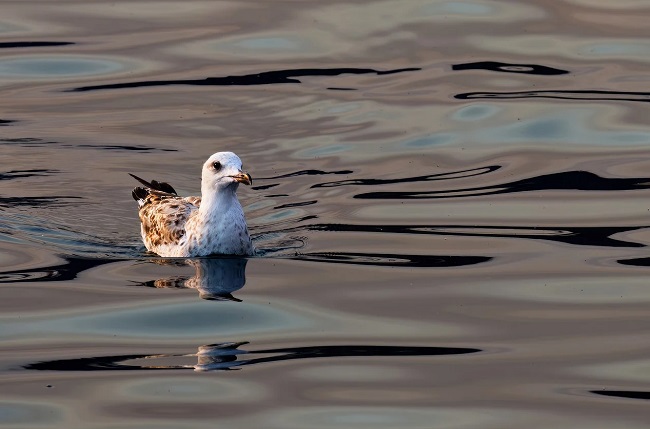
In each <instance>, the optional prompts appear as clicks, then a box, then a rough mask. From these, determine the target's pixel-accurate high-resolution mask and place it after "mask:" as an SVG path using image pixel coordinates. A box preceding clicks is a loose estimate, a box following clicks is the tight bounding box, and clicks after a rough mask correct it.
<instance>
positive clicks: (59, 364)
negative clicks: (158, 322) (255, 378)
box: [23, 341, 482, 372]
mask: <svg viewBox="0 0 650 429" xmlns="http://www.w3.org/2000/svg"><path fill="white" fill-rule="evenodd" d="M243 346H246V347H247V348H249V350H245V349H240V347H243ZM481 351H482V350H481V349H478V348H468V347H430V346H402V345H399V346H387V345H366V344H356V345H350V344H344V345H316V346H306V347H286V348H266V349H264V348H263V349H259V348H258V349H255V348H252V349H251V347H250V345H249V343H248V341H242V342H224V343H215V344H210V345H204V346H199V347H198V351H197V352H196V353H189V354H132V355H116V356H96V357H82V358H77V359H62V360H50V361H41V362H35V363H30V364H27V365H24V366H23V368H25V369H28V370H36V371H114V370H118V371H124V370H138V371H142V370H158V371H159V370H178V369H193V370H194V371H198V372H209V371H229V370H235V369H241V368H242V367H244V366H249V365H259V364H265V363H272V362H283V361H285V362H286V361H292V360H304V359H315V358H345V357H367V358H377V357H392V358H393V359H406V358H408V357H411V356H445V355H447V356H449V355H464V354H472V353H479V352H481Z"/></svg>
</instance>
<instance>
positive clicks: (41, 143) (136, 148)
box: [0, 137, 179, 153]
mask: <svg viewBox="0 0 650 429" xmlns="http://www.w3.org/2000/svg"><path fill="white" fill-rule="evenodd" d="M3 143H5V144H6V143H9V144H19V145H24V146H29V147H46V146H50V145H52V146H54V145H56V146H58V147H62V148H66V149H99V150H111V151H130V152H141V153H144V152H178V151H179V149H168V148H158V147H151V146H143V145H91V144H70V143H60V142H56V141H46V140H42V139H39V138H32V137H22V138H11V139H6V138H5V139H3V138H0V144H3Z"/></svg>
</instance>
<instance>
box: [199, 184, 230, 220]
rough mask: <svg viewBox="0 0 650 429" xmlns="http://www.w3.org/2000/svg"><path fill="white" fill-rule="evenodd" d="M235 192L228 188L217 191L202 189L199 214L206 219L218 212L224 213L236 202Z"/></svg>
mask: <svg viewBox="0 0 650 429" xmlns="http://www.w3.org/2000/svg"><path fill="white" fill-rule="evenodd" d="M236 201H237V198H236V197H235V190H234V189H232V188H231V187H230V186H228V187H226V188H223V189H220V190H219V191H216V192H215V191H214V190H207V192H206V190H205V189H203V190H202V192H201V206H200V208H199V213H200V214H201V215H203V216H206V217H211V216H213V215H215V214H216V213H218V212H224V211H226V210H228V208H229V207H230V206H231V205H232V204H233V202H236Z"/></svg>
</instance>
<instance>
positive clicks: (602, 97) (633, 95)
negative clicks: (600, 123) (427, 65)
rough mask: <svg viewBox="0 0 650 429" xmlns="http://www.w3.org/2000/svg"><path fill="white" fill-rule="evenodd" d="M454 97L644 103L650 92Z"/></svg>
mask: <svg viewBox="0 0 650 429" xmlns="http://www.w3.org/2000/svg"><path fill="white" fill-rule="evenodd" d="M454 97H455V98H456V99H459V100H480V99H518V98H524V99H525V98H550V99H556V100H585V101H636V102H642V103H648V102H650V92H626V91H598V90H574V91H570V90H544V91H513V92H465V93H462V94H456V95H455V96H454Z"/></svg>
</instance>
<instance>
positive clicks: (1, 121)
mask: <svg viewBox="0 0 650 429" xmlns="http://www.w3.org/2000/svg"><path fill="white" fill-rule="evenodd" d="M15 122H16V121H14V120H11V119H0V127H6V126H9V125H11V124H13V123H15Z"/></svg>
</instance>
